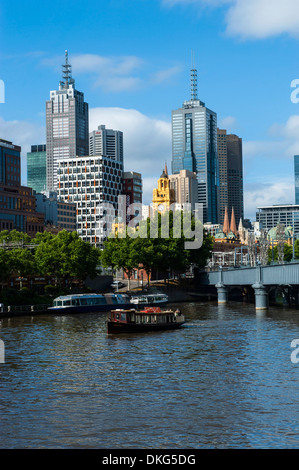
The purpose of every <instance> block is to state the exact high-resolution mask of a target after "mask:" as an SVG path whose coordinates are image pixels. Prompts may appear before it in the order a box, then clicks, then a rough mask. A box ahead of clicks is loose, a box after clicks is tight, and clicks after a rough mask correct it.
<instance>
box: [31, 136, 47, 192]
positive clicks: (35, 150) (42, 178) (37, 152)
mask: <svg viewBox="0 0 299 470" xmlns="http://www.w3.org/2000/svg"><path fill="white" fill-rule="evenodd" d="M27 186H28V187H29V188H32V189H34V191H36V192H37V193H41V192H42V191H45V190H46V189H47V155H46V146H45V145H31V152H27Z"/></svg>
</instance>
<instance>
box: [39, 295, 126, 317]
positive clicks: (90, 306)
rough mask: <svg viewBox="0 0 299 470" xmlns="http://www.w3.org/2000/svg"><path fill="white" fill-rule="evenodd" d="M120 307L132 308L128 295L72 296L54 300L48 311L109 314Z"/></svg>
mask: <svg viewBox="0 0 299 470" xmlns="http://www.w3.org/2000/svg"><path fill="white" fill-rule="evenodd" d="M117 306H119V307H120V308H130V307H131V306H132V304H131V303H130V298H129V296H128V295H126V294H72V295H63V296H60V297H57V298H56V299H54V302H53V307H49V308H48V310H50V311H51V313H56V314H60V313H62V314H68V313H90V312H109V311H110V310H111V309H114V308H116V307H117Z"/></svg>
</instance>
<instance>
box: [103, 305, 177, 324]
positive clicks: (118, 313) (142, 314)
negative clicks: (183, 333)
mask: <svg viewBox="0 0 299 470" xmlns="http://www.w3.org/2000/svg"><path fill="white" fill-rule="evenodd" d="M110 321H111V322H114V323H135V324H136V325H138V324H141V325H142V324H147V325H148V324H159V323H163V324H165V323H166V324H167V323H177V322H180V321H183V316H182V315H181V313H178V312H173V311H172V310H169V311H163V312H161V309H160V308H159V307H152V308H145V309H143V310H138V311H137V310H135V309H130V310H122V309H118V310H112V311H111V314H110Z"/></svg>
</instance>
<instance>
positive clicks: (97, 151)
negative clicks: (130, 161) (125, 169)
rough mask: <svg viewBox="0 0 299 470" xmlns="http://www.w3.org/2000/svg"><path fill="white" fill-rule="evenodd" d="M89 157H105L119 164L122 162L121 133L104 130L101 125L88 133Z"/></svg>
mask: <svg viewBox="0 0 299 470" xmlns="http://www.w3.org/2000/svg"><path fill="white" fill-rule="evenodd" d="M89 155H105V156H106V157H110V158H113V159H114V160H117V161H119V162H122V163H123V161H124V144H123V133H122V132H121V131H115V130H113V129H106V126H104V125H101V126H99V127H98V129H97V130H96V131H92V132H90V133H89Z"/></svg>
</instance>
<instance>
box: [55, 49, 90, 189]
mask: <svg viewBox="0 0 299 470" xmlns="http://www.w3.org/2000/svg"><path fill="white" fill-rule="evenodd" d="M62 71H63V80H62V81H61V82H60V83H59V90H55V91H51V92H50V100H49V101H47V102H46V133H47V189H48V190H49V191H55V190H57V168H58V161H59V160H60V159H64V158H74V157H75V156H76V155H78V156H84V155H88V150H89V149H88V104H87V103H85V101H84V94H83V93H82V92H80V91H78V90H76V88H75V80H74V79H73V78H72V72H71V65H70V64H69V62H68V53H67V51H65V63H64V64H63V65H62Z"/></svg>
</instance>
